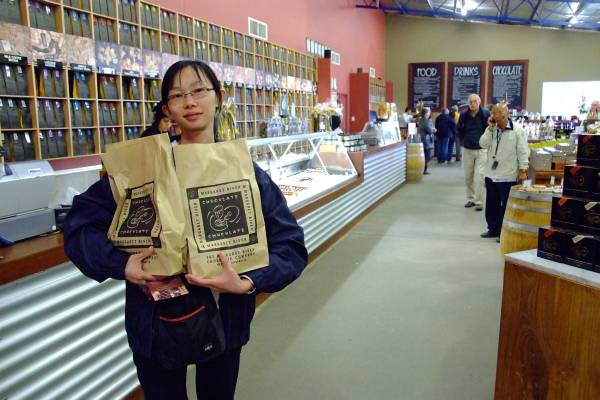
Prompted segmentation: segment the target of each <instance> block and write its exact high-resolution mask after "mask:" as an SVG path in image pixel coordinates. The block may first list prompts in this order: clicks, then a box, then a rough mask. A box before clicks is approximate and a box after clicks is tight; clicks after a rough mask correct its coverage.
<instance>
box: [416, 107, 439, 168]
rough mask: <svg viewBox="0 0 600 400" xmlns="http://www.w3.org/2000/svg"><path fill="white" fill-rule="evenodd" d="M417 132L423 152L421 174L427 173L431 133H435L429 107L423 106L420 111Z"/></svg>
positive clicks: (431, 147)
mask: <svg viewBox="0 0 600 400" xmlns="http://www.w3.org/2000/svg"><path fill="white" fill-rule="evenodd" d="M417 133H418V134H419V136H420V137H421V141H422V142H423V152H424V153H425V169H424V170H423V174H425V175H429V171H427V164H428V163H429V161H430V160H431V153H432V152H433V146H434V144H433V135H434V134H435V128H434V127H433V122H431V109H430V108H429V107H423V108H422V109H421V113H420V119H419V124H418V126H417Z"/></svg>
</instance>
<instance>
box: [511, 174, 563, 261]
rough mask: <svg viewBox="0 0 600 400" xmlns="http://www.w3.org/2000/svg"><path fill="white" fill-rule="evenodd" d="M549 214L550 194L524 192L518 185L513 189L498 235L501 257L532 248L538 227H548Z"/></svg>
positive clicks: (550, 207) (535, 240)
mask: <svg viewBox="0 0 600 400" xmlns="http://www.w3.org/2000/svg"><path fill="white" fill-rule="evenodd" d="M551 211H552V193H537V192H526V191H524V190H522V189H521V186H520V185H519V186H513V187H512V188H511V189H510V195H509V198H508V203H507V204H506V211H505V213H504V220H503V222H502V231H501V233H500V251H501V252H502V254H507V253H513V252H515V251H521V250H528V249H535V248H536V247H537V238H538V228H539V227H540V226H548V225H550V213H551Z"/></svg>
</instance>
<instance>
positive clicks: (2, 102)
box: [0, 98, 10, 130]
mask: <svg viewBox="0 0 600 400" xmlns="http://www.w3.org/2000/svg"><path fill="white" fill-rule="evenodd" d="M9 127H10V123H9V119H8V101H7V99H3V98H0V128H2V129H3V130H6V129H8V128H9Z"/></svg>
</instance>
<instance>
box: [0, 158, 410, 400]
mask: <svg viewBox="0 0 600 400" xmlns="http://www.w3.org/2000/svg"><path fill="white" fill-rule="evenodd" d="M405 177H406V149H405V147H402V150H401V151H387V152H381V153H376V154H373V155H371V156H370V157H368V158H367V159H366V162H365V182H364V183H363V184H362V185H360V186H358V187H357V188H355V189H354V190H352V191H350V192H348V193H346V194H345V195H343V196H342V197H340V198H338V199H336V200H335V201H333V202H331V203H329V204H327V205H325V206H324V207H322V208H320V209H318V210H316V211H314V212H313V213H311V214H308V215H306V216H305V217H303V218H301V219H300V220H299V223H300V224H301V225H302V226H303V227H304V229H305V233H306V245H307V247H308V249H309V251H313V250H314V249H315V248H317V247H318V246H319V245H320V244H322V243H323V242H325V241H326V240H327V239H328V238H330V237H331V236H332V235H334V234H335V233H336V232H338V231H339V230H340V229H342V228H343V227H344V226H345V225H346V224H347V223H349V222H350V221H351V220H352V219H354V218H355V217H356V216H357V215H358V214H360V213H361V212H362V211H364V210H365V209H366V208H368V207H369V206H370V205H371V204H373V203H374V202H375V201H377V200H378V199H379V198H381V197H382V196H383V195H385V194H386V193H388V192H389V191H390V190H392V189H394V188H395V187H397V186H398V185H400V184H401V183H402V182H404V180H405ZM124 288H125V285H124V283H123V282H118V281H112V280H110V281H107V282H104V283H103V284H101V285H99V284H97V283H96V282H95V281H92V280H91V279H87V278H85V277H84V276H83V275H82V274H81V273H80V272H79V270H77V268H75V266H74V265H73V264H72V263H65V264H62V265H60V266H57V267H56V268H52V269H50V270H47V271H44V272H41V273H38V274H35V275H32V276H29V277H27V278H24V279H20V280H18V281H16V282H11V283H9V284H5V285H2V286H1V287H0V400H4V399H10V400H19V399H27V400H30V399H44V400H45V399H57V400H65V399H82V400H84V399H85V400H88V399H111V400H112V399H119V398H122V397H123V396H125V395H126V394H127V393H129V392H130V391H131V390H133V389H134V388H135V387H136V386H137V385H138V381H137V377H136V374H135V367H134V365H133V362H132V360H131V353H130V351H129V347H128V345H127V338H126V335H125V327H124V310H123V307H124V303H125V300H124V293H123V292H124Z"/></svg>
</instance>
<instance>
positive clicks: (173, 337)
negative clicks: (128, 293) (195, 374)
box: [153, 283, 225, 369]
mask: <svg viewBox="0 0 600 400" xmlns="http://www.w3.org/2000/svg"><path fill="white" fill-rule="evenodd" d="M186 287H187V289H188V291H189V292H190V293H189V294H187V295H183V296H179V297H175V298H173V299H167V300H161V301H159V302H157V303H156V309H155V313H154V332H155V335H154V345H153V349H154V350H153V351H154V355H153V356H154V357H155V358H156V360H157V361H158V362H159V363H160V364H161V365H162V366H163V367H164V368H166V369H176V368H182V367H185V366H187V365H189V364H194V363H199V362H204V361H208V360H210V359H212V358H215V357H217V356H219V355H221V354H222V353H223V352H224V351H225V333H224V331H223V322H222V321H221V315H220V314H219V310H218V309H217V304H216V302H215V299H214V297H213V295H212V292H211V291H210V289H207V288H202V287H197V286H193V285H189V284H187V283H186Z"/></svg>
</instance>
